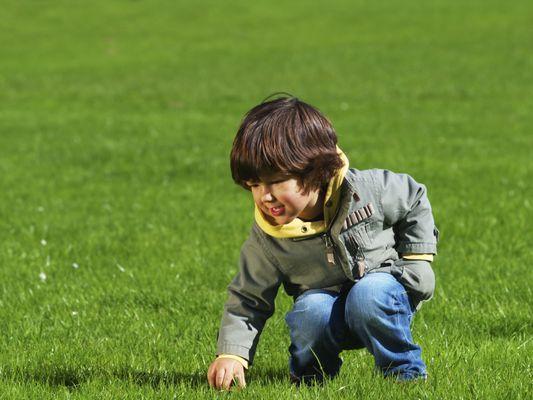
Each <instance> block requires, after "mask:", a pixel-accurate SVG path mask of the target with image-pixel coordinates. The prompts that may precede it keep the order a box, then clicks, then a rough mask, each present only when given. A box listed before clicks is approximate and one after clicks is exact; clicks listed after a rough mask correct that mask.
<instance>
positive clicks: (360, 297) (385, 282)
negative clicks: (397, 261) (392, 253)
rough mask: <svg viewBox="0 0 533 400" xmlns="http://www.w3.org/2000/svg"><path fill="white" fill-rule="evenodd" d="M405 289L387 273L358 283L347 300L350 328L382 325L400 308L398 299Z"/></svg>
mask: <svg viewBox="0 0 533 400" xmlns="http://www.w3.org/2000/svg"><path fill="white" fill-rule="evenodd" d="M400 294H403V295H406V294H405V289H404V287H403V286H402V285H401V283H399V282H398V281H397V280H396V278H394V277H393V276H392V275H389V274H386V273H375V274H370V275H367V276H366V277H365V278H363V279H361V280H360V281H359V282H358V283H356V284H355V285H354V286H353V287H352V289H351V290H350V292H349V293H348V296H347V299H346V309H345V319H346V322H347V324H348V326H349V327H350V328H355V327H358V328H361V327H365V326H376V325H380V324H381V323H382V321H383V320H384V319H386V318H387V316H389V315H391V314H393V313H394V312H395V309H396V308H397V307H398V304H397V301H396V298H397V296H398V295H400Z"/></svg>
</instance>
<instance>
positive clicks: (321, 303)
mask: <svg viewBox="0 0 533 400" xmlns="http://www.w3.org/2000/svg"><path fill="white" fill-rule="evenodd" d="M333 302H334V297H333V296H332V295H331V294H329V293H327V292H316V293H309V294H304V295H302V296H301V297H300V298H298V299H297V300H296V302H295V303H294V307H293V309H292V310H291V311H290V312H289V313H287V315H286V317H285V321H286V323H287V325H288V327H289V330H290V334H291V339H292V341H293V342H300V343H302V342H303V343H307V344H311V343H313V342H316V341H317V340H320V338H321V337H322V336H323V335H324V333H325V332H326V330H327V329H328V324H329V320H330V317H331V312H332V308H333Z"/></svg>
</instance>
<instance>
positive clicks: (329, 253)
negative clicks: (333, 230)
mask: <svg viewBox="0 0 533 400" xmlns="http://www.w3.org/2000/svg"><path fill="white" fill-rule="evenodd" d="M323 238H324V243H325V244H326V259H327V260H328V264H329V265H330V266H333V265H335V253H334V252H333V241H332V240H331V238H330V237H329V235H328V234H327V233H326V234H324V236H323Z"/></svg>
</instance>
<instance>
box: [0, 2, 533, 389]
mask: <svg viewBox="0 0 533 400" xmlns="http://www.w3.org/2000/svg"><path fill="white" fill-rule="evenodd" d="M286 3H287V4H286ZM532 16H533V6H531V3H530V2H528V1H525V0H524V1H513V2H498V1H479V0H477V1H469V2H450V1H445V0H442V1H430V2H414V1H406V2H398V1H382V2H376V3H374V2H363V1H357V2H351V1H343V2H340V1H335V2H313V3H311V2H302V1H296V2H291V3H290V4H288V2H278V1H270V2H236V1H226V2H217V1H211V2H205V1H202V2H194V4H193V2H184V1H179V2H170V1H169V2H162V1H158V2H156V1H152V2H146V1H144V2H143V1H136V2H126V1H120V2H118V1H98V2H96V1H93V2H71V1H63V2H59V1H52V2H38V1H35V2H31V1H27V2H19V1H7V2H4V3H3V5H2V18H1V19H0V266H1V268H0V397H1V398H38V399H45V398H72V399H76V398H102V399H105V398H109V399H115V398H132V399H133V398H219V397H223V398H229V397H237V398H254V399H256V398H289V397H291V398H293V397H294V398H304V399H305V398H335V399H337V398H369V399H375V398H413V399H414V398H417V399H426V398H436V399H470V398H480V399H486V398H506V399H526V398H529V396H531V393H532V392H533V387H532V386H533V385H532V384H531V382H532V381H533V373H532V372H533V371H532V361H533V357H532V354H533V351H532V345H533V341H531V338H532V335H533V329H532V322H531V321H532V320H531V311H532V305H533V304H532V303H533V301H532V298H533V297H532V290H531V283H532V282H533V274H532V272H531V271H532V265H531V263H532V260H533V257H532V255H533V252H532V250H531V243H532V242H533V240H532V239H533V236H532V234H531V232H532V229H531V226H530V225H529V224H530V223H531V221H532V218H533V213H532V206H533V204H532V203H533V200H532V198H533V187H532V185H531V179H532V176H533V161H532V159H531V151H532V150H533V135H532V132H531V129H532V126H533V113H532V111H531V110H533V97H532V96H531V88H532V87H533V74H532V73H531V71H533V51H532V50H533V48H532V42H531V39H532V37H533V25H532V24H531V20H532ZM278 90H284V91H290V92H292V93H294V94H296V95H298V96H300V97H301V98H303V99H304V100H307V101H308V102H310V103H311V104H314V105H316V106H318V107H319V108H321V109H322V110H323V111H324V112H325V113H326V114H327V115H328V116H329V117H330V118H331V119H332V121H333V123H334V125H335V127H336V129H337V131H338V135H339V140H340V145H341V147H342V148H343V149H344V151H345V152H346V153H347V155H348V156H349V158H350V160H351V165H352V166H355V167H357V168H360V169H364V168H371V167H381V168H389V169H392V170H394V171H398V172H408V173H410V174H411V175H413V176H414V177H416V178H417V180H419V181H421V182H424V183H425V184H426V185H427V186H428V189H429V195H430V199H431V201H432V204H433V207H434V213H435V216H436V219H437V223H438V225H439V227H440V229H441V233H442V236H441V239H442V240H441V244H440V248H439V256H438V258H437V261H436V262H435V264H434V268H435V272H436V275H437V279H438V281H437V282H438V287H437V292H436V295H435V298H434V300H433V301H432V302H430V303H428V304H426V305H425V306H424V308H423V309H422V311H421V312H420V313H419V314H418V315H417V317H416V320H415V323H414V328H413V329H414V335H415V337H416V339H417V340H418V342H419V343H420V344H421V345H422V347H423V351H424V353H423V356H424V359H425V360H426V362H427V364H428V369H429V374H430V378H429V381H428V382H427V383H425V384H407V385H400V384H394V383H391V382H389V381H386V380H383V379H381V378H380V377H378V376H376V375H374V373H373V371H372V358H371V356H370V355H368V354H367V353H366V352H363V351H359V352H349V353H345V355H344V359H345V364H344V367H343V370H342V372H341V374H340V376H339V377H338V378H337V379H335V380H333V381H331V382H328V383H327V384H326V385H325V386H324V387H310V388H301V389H296V388H294V387H291V386H290V384H289V381H288V377H287V346H288V335H287V331H286V327H285V326H284V322H283V316H284V312H286V311H287V310H288V309H289V307H290V299H289V298H288V297H287V296H285V295H283V294H280V296H278V300H277V306H278V311H277V313H276V314H275V315H274V316H273V317H272V319H271V320H270V321H269V323H268V324H267V328H266V329H265V332H264V334H263V337H262V340H261V343H260V345H259V349H258V353H257V357H256V363H255V365H254V366H253V368H252V370H251V371H250V374H249V376H248V383H249V387H248V388H247V389H246V390H245V391H243V392H239V393H232V394H218V393H216V392H214V391H211V390H209V389H208V388H207V385H206V381H205V373H206V370H207V367H208V365H209V363H210V361H211V360H212V358H213V353H214V351H215V337H216V332H217V327H218V322H219V318H220V315H221V311H222V304H223V302H224V299H225V297H226V294H225V287H226V285H227V283H228V282H229V280H230V279H231V277H232V276H233V274H234V273H235V272H236V261H237V257H238V251H239V247H240V244H241V243H242V242H243V240H244V239H245V238H246V236H247V233H248V230H249V227H250V224H251V222H252V203H251V199H250V198H249V197H248V196H247V194H245V193H244V192H243V191H242V190H240V189H239V188H238V187H236V186H234V185H233V184H232V182H231V179H230V174H229V168H228V164H229V163H228V154H229V149H230V145H231V142H232V139H233V136H234V134H235V131H236V127H237V126H238V124H239V121H240V118H241V117H242V115H243V113H244V112H245V111H246V110H247V109H249V108H250V107H251V106H253V105H255V104H256V103H258V102H259V101H260V100H261V99H263V98H264V97H265V96H266V95H268V94H269V93H271V92H274V91H278ZM74 264H76V265H77V266H78V267H77V268H75V267H74V266H73V265H74Z"/></svg>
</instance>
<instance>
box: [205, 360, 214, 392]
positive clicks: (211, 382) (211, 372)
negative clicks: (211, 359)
mask: <svg viewBox="0 0 533 400" xmlns="http://www.w3.org/2000/svg"><path fill="white" fill-rule="evenodd" d="M214 372H215V368H214V367H213V364H211V365H210V366H209V369H208V370H207V382H209V386H211V387H213V386H214V385H215V374H214Z"/></svg>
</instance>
